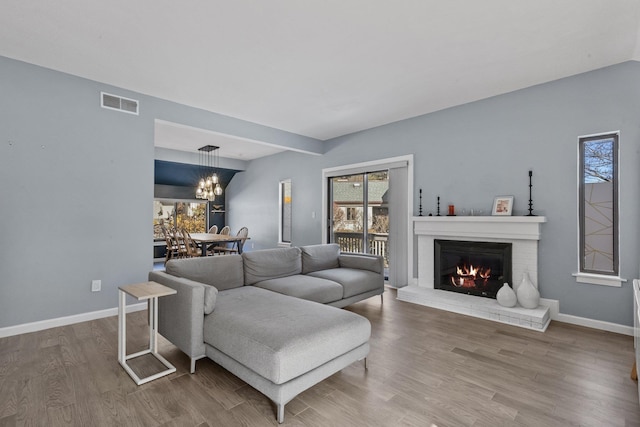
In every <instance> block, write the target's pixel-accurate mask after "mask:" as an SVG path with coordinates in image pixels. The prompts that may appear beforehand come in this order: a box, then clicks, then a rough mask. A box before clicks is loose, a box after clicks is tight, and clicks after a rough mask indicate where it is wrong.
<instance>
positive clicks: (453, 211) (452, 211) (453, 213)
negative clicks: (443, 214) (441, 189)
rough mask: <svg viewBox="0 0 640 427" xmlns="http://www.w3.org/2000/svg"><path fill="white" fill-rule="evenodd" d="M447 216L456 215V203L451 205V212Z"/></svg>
mask: <svg viewBox="0 0 640 427" xmlns="http://www.w3.org/2000/svg"><path fill="white" fill-rule="evenodd" d="M447 216H456V207H455V206H454V205H449V214H448V215H447Z"/></svg>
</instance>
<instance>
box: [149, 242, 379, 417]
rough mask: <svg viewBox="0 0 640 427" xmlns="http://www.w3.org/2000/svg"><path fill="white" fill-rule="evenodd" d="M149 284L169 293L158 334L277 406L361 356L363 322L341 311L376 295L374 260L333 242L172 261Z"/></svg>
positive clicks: (365, 340) (365, 335) (365, 348)
mask: <svg viewBox="0 0 640 427" xmlns="http://www.w3.org/2000/svg"><path fill="white" fill-rule="evenodd" d="M149 279H150V280H153V281H155V282H158V283H162V284H164V285H166V286H169V287H172V288H174V289H176V290H177V291H178V292H177V294H175V295H171V296H167V297H163V298H161V299H160V301H159V305H160V308H159V313H158V326H159V332H160V334H162V335H163V336H164V337H165V338H167V339H168V340H169V341H171V342H172V343H173V344H174V345H176V346H177V347H178V348H180V349H181V350H182V351H183V352H185V353H186V354H187V355H188V356H189V357H190V358H191V372H192V373H193V372H195V362H196V360H198V359H201V358H203V357H208V358H210V359H211V360H213V361H214V362H216V363H218V364H219V365H221V366H222V367H224V368H225V369H227V370H228V371H230V372H231V373H233V374H234V375H236V376H238V377H239V378H241V379H242V380H244V381H245V382H247V383H248V384H249V385H251V386H252V387H254V388H255V389H257V390H258V391H260V392H261V393H263V394H264V395H266V396H267V397H269V398H270V399H271V400H272V401H273V402H274V403H275V404H276V407H277V419H278V422H280V423H281V422H283V421H284V406H285V404H286V403H288V402H289V401H291V399H293V398H294V397H295V396H296V395H298V394H299V393H301V392H302V391H304V390H306V389H307V388H309V387H311V386H313V385H315V384H317V383H318V382H320V381H322V380H323V379H325V378H327V377H329V376H331V375H333V374H334V373H335V372H338V371H339V370H341V369H343V368H344V367H346V366H348V365H350V364H351V363H353V362H355V361H357V360H362V359H364V358H365V357H366V356H367V354H368V353H369V337H370V334H371V325H370V323H369V321H368V320H367V319H366V318H364V317H362V316H359V315H357V314H355V313H351V312H349V311H346V310H340V309H339V308H338V307H344V306H346V305H349V304H352V303H354V302H357V301H360V300H363V299H365V298H369V297H371V296H374V295H381V296H382V293H383V291H384V273H383V261H382V258H381V257H377V256H372V255H364V254H351V253H340V249H339V247H338V245H335V244H329V245H313V246H305V247H301V248H277V249H266V250H260V251H253V252H245V253H243V254H242V255H225V256H217V257H202V258H190V259H179V260H171V261H169V262H167V265H166V271H165V272H151V273H149Z"/></svg>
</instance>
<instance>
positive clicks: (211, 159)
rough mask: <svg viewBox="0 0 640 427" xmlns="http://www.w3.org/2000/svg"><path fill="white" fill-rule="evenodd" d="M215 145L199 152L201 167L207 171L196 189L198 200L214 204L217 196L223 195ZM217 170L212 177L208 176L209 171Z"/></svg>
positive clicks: (202, 148) (201, 148) (203, 148)
mask: <svg viewBox="0 0 640 427" xmlns="http://www.w3.org/2000/svg"><path fill="white" fill-rule="evenodd" d="M219 148H220V147H217V146H215V145H205V146H204V147H200V148H198V152H199V154H200V167H201V168H202V169H203V170H206V172H205V173H203V175H205V176H203V177H202V178H200V181H199V182H198V186H197V188H196V198H197V199H205V200H208V201H210V202H213V201H214V200H215V199H216V196H220V195H222V186H221V185H220V180H219V178H218V174H217V171H218V149H219ZM211 168H215V169H214V172H213V174H212V175H211V176H208V175H207V173H208V172H209V169H211Z"/></svg>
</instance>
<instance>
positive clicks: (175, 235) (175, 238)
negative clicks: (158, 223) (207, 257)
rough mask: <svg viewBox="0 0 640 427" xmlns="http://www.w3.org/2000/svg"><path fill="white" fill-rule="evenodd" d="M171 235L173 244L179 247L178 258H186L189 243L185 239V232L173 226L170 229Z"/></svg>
mask: <svg viewBox="0 0 640 427" xmlns="http://www.w3.org/2000/svg"><path fill="white" fill-rule="evenodd" d="M169 236H170V238H171V240H172V242H173V245H174V246H176V247H177V248H178V252H177V254H176V255H177V256H176V257H177V258H186V257H187V256H188V254H187V245H186V244H185V241H184V234H183V232H182V230H181V229H179V228H173V229H171V230H170V231H169Z"/></svg>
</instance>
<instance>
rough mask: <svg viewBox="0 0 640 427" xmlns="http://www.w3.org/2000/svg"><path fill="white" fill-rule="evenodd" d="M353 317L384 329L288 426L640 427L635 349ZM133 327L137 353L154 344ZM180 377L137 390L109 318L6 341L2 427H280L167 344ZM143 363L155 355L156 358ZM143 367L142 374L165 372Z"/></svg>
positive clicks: (513, 331) (132, 321)
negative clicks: (192, 369) (120, 358)
mask: <svg viewBox="0 0 640 427" xmlns="http://www.w3.org/2000/svg"><path fill="white" fill-rule="evenodd" d="M348 309H349V310H351V311H353V312H355V313H359V314H361V315H363V316H365V317H367V318H368V319H369V320H370V321H371V323H372V326H373V335H372V339H371V353H370V354H369V358H368V366H369V369H368V370H367V371H365V370H364V368H363V364H362V362H358V363H354V364H353V365H351V366H349V367H347V368H346V369H344V370H342V371H341V372H339V373H337V374H335V375H333V376H332V377H330V378H328V379H326V380H325V381H323V382H321V383H319V384H317V385H316V386H314V387H312V388H311V389H309V390H307V391H305V392H304V393H302V394H301V395H299V396H298V397H297V398H295V399H294V400H293V401H292V402H290V403H289V404H287V406H286V413H285V423H284V425H289V426H428V427H430V426H438V427H444V426H535V427H541V426H566V425H583V426H607V427H608V426H640V405H639V404H638V393H637V385H636V383H635V382H633V381H632V380H631V379H630V378H629V373H630V369H631V366H632V363H633V339H632V337H628V336H622V335H617V334H613V333H607V332H602V331H597V330H593V329H588V328H583V327H578V326H572V325H567V324H562V323H557V322H552V323H551V325H550V326H549V329H548V330H547V332H545V333H539V332H534V331H529V330H525V329H520V328H517V327H513V326H508V325H502V324H499V323H494V322H490V321H484V320H479V319H475V318H471V317H467V316H462V315H458V314H453V313H448V312H445V311H440V310H436V309H432V308H427V307H422V306H418V305H413V304H410V303H405V302H401V301H397V300H395V291H393V290H388V291H387V292H386V294H385V301H384V304H383V305H380V298H371V299H369V300H367V301H363V302H360V303H357V304H354V305H352V306H351V307H349V308H348ZM145 316H146V312H138V313H133V314H130V315H128V316H127V319H128V325H129V329H128V338H129V339H128V349H127V350H128V352H129V353H132V352H134V351H138V350H140V349H141V348H143V347H144V345H145V344H146V340H147V338H146V330H147V324H146V317H145ZM161 353H162V354H163V355H164V356H165V357H166V358H167V359H168V360H169V361H171V362H172V363H173V364H174V365H175V366H176V367H177V372H176V373H175V374H172V375H170V376H167V377H164V378H162V379H159V380H156V381H153V382H151V383H148V384H145V385H143V386H140V387H137V386H136V385H135V384H134V383H133V381H132V380H131V378H129V376H128V375H127V374H126V373H125V371H124V370H123V369H122V368H121V367H120V366H119V365H118V362H117V319H116V317H110V318H106V319H100V320H95V321H90V322H84V323H79V324H75V325H70V326H65V327H59V328H54V329H49V330H46V331H42V332H36V333H31V334H25V335H19V336H14V337H8V338H3V339H0V426H23V425H33V426H68V425H72V426H159V425H162V426H241V425H247V426H269V425H277V423H276V420H275V415H274V407H273V406H272V404H271V403H270V402H269V400H268V399H267V398H266V397H264V396H263V395H262V394H260V393H259V392H257V391H255V390H254V389H253V388H251V387H250V386H248V385H247V384H245V383H244V382H243V381H241V380H239V379H238V378H236V377H234V376H233V375H231V374H229V373H228V372H226V371H225V370H224V369H222V368H221V367H219V366H217V365H216V364H215V363H213V362H211V361H209V360H208V359H205V360H201V361H199V362H198V364H197V370H196V373H195V374H194V375H191V374H189V373H188V368H189V361H188V359H187V357H186V356H185V355H184V354H182V353H181V352H180V351H178V350H177V349H176V348H175V347H173V346H172V345H171V344H170V343H168V342H167V341H165V340H161ZM145 358H146V356H145ZM145 358H143V359H142V360H138V361H137V362H138V363H137V364H136V368H135V369H136V370H137V371H138V372H139V373H141V374H144V371H146V370H148V369H153V368H154V363H152V362H151V361H150V360H148V359H145Z"/></svg>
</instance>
